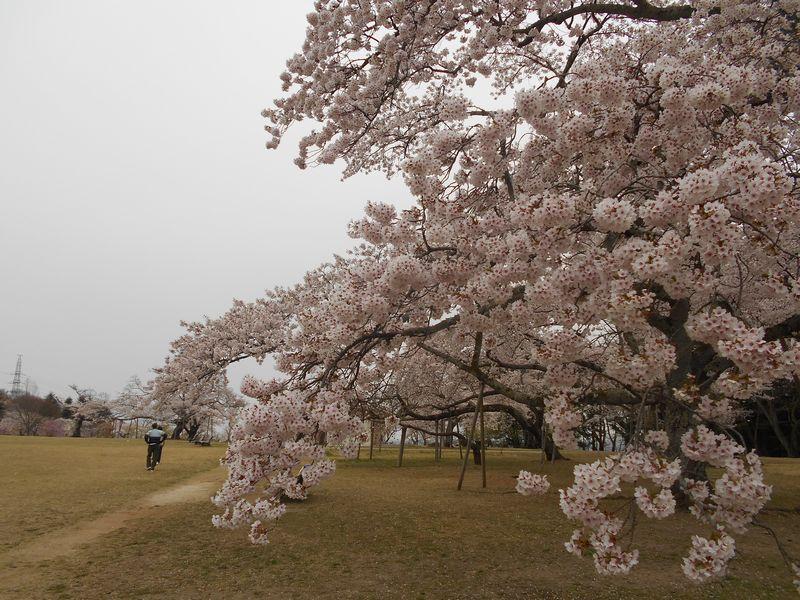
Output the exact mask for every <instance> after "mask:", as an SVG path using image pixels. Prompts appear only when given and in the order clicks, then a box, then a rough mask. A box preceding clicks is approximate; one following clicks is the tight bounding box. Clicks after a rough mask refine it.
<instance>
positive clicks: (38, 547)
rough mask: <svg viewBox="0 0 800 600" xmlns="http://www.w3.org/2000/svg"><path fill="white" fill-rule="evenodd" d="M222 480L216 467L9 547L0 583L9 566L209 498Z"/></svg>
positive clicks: (0, 565) (62, 552)
mask: <svg viewBox="0 0 800 600" xmlns="http://www.w3.org/2000/svg"><path fill="white" fill-rule="evenodd" d="M221 479H222V473H221V470H220V469H219V468H215V469H213V470H211V471H206V472H204V473H200V474H199V475H195V476H194V477H191V478H189V479H187V480H184V481H183V482H181V483H179V484H177V485H174V486H172V487H168V488H166V489H163V490H159V491H158V492H155V493H153V494H150V495H149V496H145V497H144V498H142V499H140V500H138V501H137V502H136V503H134V504H133V505H131V506H128V507H126V508H122V509H119V510H114V511H111V512H107V513H105V514H103V515H100V516H99V517H97V518H95V519H92V520H89V521H84V522H81V523H78V524H77V525H73V526H70V527H63V528H61V529H56V530H54V531H51V532H50V533H47V534H45V535H41V536H39V537H37V538H35V539H33V540H31V541H29V542H26V543H24V544H21V545H19V546H17V547H15V548H12V549H11V550H9V551H8V552H5V553H3V554H0V585H2V584H4V583H7V582H6V579H9V578H10V577H12V576H13V571H15V570H17V569H16V568H8V567H17V568H18V567H23V566H32V565H33V564H36V563H39V562H43V561H46V560H52V559H54V558H59V557H61V556H66V555H68V554H70V553H72V552H73V551H74V550H76V549H77V548H79V547H80V546H84V545H87V544H90V543H91V542H93V541H95V540H96V539H97V538H99V537H100V536H103V535H106V534H108V533H112V532H114V531H116V530H118V529H121V528H122V527H124V526H125V525H127V524H128V523H129V522H130V521H133V520H135V519H138V518H140V517H143V516H146V515H147V514H148V512H149V511H151V510H152V509H154V508H156V507H159V506H168V505H171V504H181V503H184V502H191V501H196V500H204V499H208V498H209V497H210V496H211V494H212V493H213V492H214V491H215V490H216V489H217V488H219V484H220V480H221ZM3 572H4V573H3Z"/></svg>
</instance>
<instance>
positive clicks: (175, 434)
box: [171, 421, 186, 440]
mask: <svg viewBox="0 0 800 600" xmlns="http://www.w3.org/2000/svg"><path fill="white" fill-rule="evenodd" d="M185 428H186V426H185V424H184V423H183V421H178V422H177V423H175V429H173V430H172V436H171V437H172V439H173V440H179V439H181V434H182V433H183V430H184V429H185Z"/></svg>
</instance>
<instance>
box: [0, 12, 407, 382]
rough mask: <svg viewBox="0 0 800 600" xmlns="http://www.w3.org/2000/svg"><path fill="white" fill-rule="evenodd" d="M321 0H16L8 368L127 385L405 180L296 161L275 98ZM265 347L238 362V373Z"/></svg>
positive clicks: (3, 131) (291, 269) (3, 376)
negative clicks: (187, 331) (273, 129)
mask: <svg viewBox="0 0 800 600" xmlns="http://www.w3.org/2000/svg"><path fill="white" fill-rule="evenodd" d="M312 5H313V2H312V1H311V0H287V1H284V2H277V1H275V0H258V1H243V0H237V2H205V1H199V0H192V1H191V2H189V1H182V2H177V1H173V0H170V1H169V2H164V1H159V2H157V1H154V0H146V1H141V0H139V1H137V2H133V1H127V2H119V1H115V0H95V1H88V0H74V1H70V2H58V1H52V2H45V1H31V0H0V47H1V48H2V50H0V89H1V90H2V92H1V93H0V162H2V167H1V168H0V387H6V388H7V387H10V381H11V377H12V373H11V372H12V371H13V369H14V365H15V362H16V357H17V354H23V367H24V371H25V372H26V374H27V375H28V376H30V377H31V379H32V380H34V381H35V382H36V383H37V384H38V387H39V391H40V392H41V393H45V392H47V391H51V390H52V391H55V392H56V393H59V394H65V393H67V391H68V390H67V386H68V385H69V384H70V383H77V384H78V385H80V386H85V387H94V388H95V389H97V390H98V391H102V392H107V393H109V394H111V395H114V394H116V393H117V392H118V391H119V390H120V389H121V388H122V386H123V385H124V384H125V382H126V381H127V379H128V378H129V377H130V376H131V375H133V374H139V375H141V376H143V377H144V376H147V373H148V370H149V369H151V368H152V367H154V366H157V365H158V364H160V363H161V361H162V360H163V358H164V356H166V354H167V351H168V344H169V341H170V340H172V339H174V338H175V337H176V336H177V335H179V334H180V332H181V329H180V327H179V325H178V322H179V321H180V320H181V319H185V320H194V319H200V318H202V317H203V315H208V316H216V315H219V314H221V313H222V312H224V311H225V310H226V309H227V308H228V306H229V305H230V302H231V299H232V298H234V297H236V298H242V299H245V300H251V299H253V298H255V297H257V296H259V295H260V294H261V293H262V291H263V290H264V289H267V288H271V287H273V286H275V285H286V284H291V283H294V282H295V281H298V280H299V279H300V278H301V276H302V274H303V273H304V272H305V271H306V270H307V269H309V268H312V267H314V266H316V265H317V264H318V263H320V262H322V261H324V260H327V259H328V258H329V257H330V256H331V254H332V253H333V252H342V251H344V250H345V249H346V248H348V247H350V246H351V245H352V240H349V239H348V238H347V236H346V224H347V222H348V220H350V219H351V218H353V217H355V216H358V215H359V214H360V213H361V211H362V208H363V206H364V204H365V203H366V201H367V200H370V199H375V200H383V201H389V202H394V203H396V204H407V202H408V196H407V194H406V192H405V191H404V190H403V188H402V185H401V184H400V183H399V182H386V180H385V179H383V178H382V177H380V176H374V177H357V178H353V179H349V180H347V181H344V182H342V181H340V170H339V169H338V168H337V167H323V168H318V169H311V170H307V171H300V170H299V169H297V168H296V167H295V166H294V165H293V164H292V159H293V158H294V153H295V151H296V140H297V137H298V136H297V135H296V134H297V132H295V135H292V136H290V137H288V138H286V139H285V140H284V145H283V146H282V147H281V148H280V149H279V150H278V151H268V150H265V149H264V142H265V141H266V137H265V135H264V132H263V130H262V126H263V120H262V118H261V116H260V114H259V113H260V111H261V109H262V108H263V107H264V106H267V105H271V101H272V99H273V98H275V97H276V96H278V95H280V84H279V80H278V76H279V75H280V73H281V71H283V69H284V64H285V60H286V59H287V58H288V57H290V56H291V55H292V54H293V53H294V52H296V51H297V50H298V49H299V48H300V46H301V44H302V41H303V38H304V33H305V26H306V21H305V15H306V13H308V12H309V11H310V10H311V9H312ZM247 369H248V367H246V366H245V367H237V368H236V370H235V371H233V372H232V373H231V379H232V382H233V383H234V384H235V385H236V386H237V387H238V382H239V380H240V378H241V375H242V374H243V372H244V371H245V370H247Z"/></svg>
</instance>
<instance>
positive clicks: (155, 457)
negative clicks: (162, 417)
mask: <svg viewBox="0 0 800 600" xmlns="http://www.w3.org/2000/svg"><path fill="white" fill-rule="evenodd" d="M166 439H167V432H166V431H163V430H162V429H161V428H160V427H159V426H158V423H153V425H152V426H151V428H150V431H148V432H147V433H145V434H144V441H145V442H147V470H148V471H154V470H155V468H156V465H157V464H158V463H160V462H161V449H162V448H163V446H164V442H165V441H166Z"/></svg>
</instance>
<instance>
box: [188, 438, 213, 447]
mask: <svg viewBox="0 0 800 600" xmlns="http://www.w3.org/2000/svg"><path fill="white" fill-rule="evenodd" d="M192 443H193V444H196V445H197V446H210V445H211V438H195V439H193V440H192Z"/></svg>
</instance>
